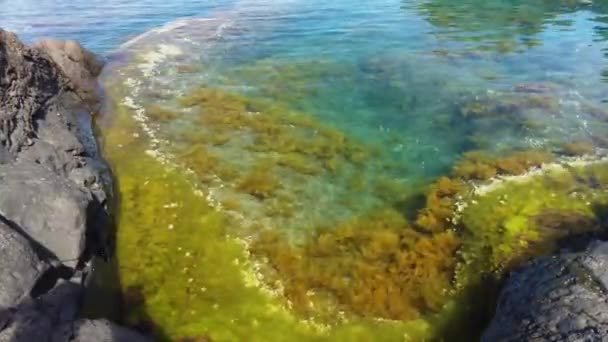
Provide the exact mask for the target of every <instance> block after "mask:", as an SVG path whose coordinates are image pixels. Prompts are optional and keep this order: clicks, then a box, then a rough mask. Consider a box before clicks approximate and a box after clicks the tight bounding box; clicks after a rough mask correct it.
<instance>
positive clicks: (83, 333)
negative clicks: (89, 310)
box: [52, 319, 148, 342]
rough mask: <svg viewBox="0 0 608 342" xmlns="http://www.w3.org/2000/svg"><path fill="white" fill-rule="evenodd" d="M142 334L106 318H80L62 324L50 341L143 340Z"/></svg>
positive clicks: (118, 341) (129, 341)
mask: <svg viewBox="0 0 608 342" xmlns="http://www.w3.org/2000/svg"><path fill="white" fill-rule="evenodd" d="M145 341H148V339H147V338H145V337H144V336H142V335H140V334H138V333H136V332H135V331H133V330H129V329H125V328H123V327H121V326H118V325H116V324H114V323H112V322H110V321H108V320H105V319H99V320H89V319H82V320H78V321H74V322H70V323H68V324H65V325H63V326H62V327H61V328H59V329H57V330H56V331H55V333H54V334H53V339H52V342H145Z"/></svg>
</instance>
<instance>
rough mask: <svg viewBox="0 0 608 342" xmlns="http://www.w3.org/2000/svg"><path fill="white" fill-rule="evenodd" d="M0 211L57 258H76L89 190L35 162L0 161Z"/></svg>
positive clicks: (82, 246)
mask: <svg viewBox="0 0 608 342" xmlns="http://www.w3.org/2000/svg"><path fill="white" fill-rule="evenodd" d="M0 188H1V189H2V196H0V214H1V215H3V216H4V217H7V218H9V219H10V220H11V221H13V222H15V223H16V224H17V225H18V226H19V227H21V228H22V229H23V230H24V231H25V232H26V233H27V234H28V235H29V236H30V237H31V238H32V239H34V240H35V241H37V242H38V243H40V244H41V245H43V246H46V248H48V249H49V250H50V251H51V252H53V253H54V254H55V255H56V256H57V257H58V258H59V259H60V260H64V261H68V260H69V261H74V260H78V259H79V258H80V257H81V255H82V253H83V251H84V249H85V240H86V233H87V210H88V207H89V206H90V205H92V202H93V198H92V196H91V194H89V193H87V192H86V191H83V190H82V189H81V188H79V187H78V186H77V185H76V184H75V183H74V182H72V181H70V180H68V179H65V178H62V177H59V176H58V175H57V174H55V173H53V172H51V171H49V170H48V169H45V168H44V167H42V166H40V165H38V164H35V163H17V164H14V165H0Z"/></svg>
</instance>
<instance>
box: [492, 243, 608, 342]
mask: <svg viewBox="0 0 608 342" xmlns="http://www.w3.org/2000/svg"><path fill="white" fill-rule="evenodd" d="M482 341H487V342H495V341H572V342H574V341H608V242H594V243H592V244H591V245H590V246H589V247H588V248H587V250H585V251H583V252H579V253H564V254H559V255H555V256H550V257H543V258H539V259H536V260H534V261H532V262H530V263H529V264H527V265H525V266H524V267H522V268H521V269H519V270H517V271H515V272H514V273H513V274H512V275H511V276H510V278H509V279H508V280H507V283H506V285H505V287H504V288H503V290H502V292H501V295H500V298H499V301H498V306H497V309H496V314H495V317H494V319H493V321H492V322H491V324H490V326H489V327H488V329H487V330H486V331H485V333H484V335H483V337H482Z"/></svg>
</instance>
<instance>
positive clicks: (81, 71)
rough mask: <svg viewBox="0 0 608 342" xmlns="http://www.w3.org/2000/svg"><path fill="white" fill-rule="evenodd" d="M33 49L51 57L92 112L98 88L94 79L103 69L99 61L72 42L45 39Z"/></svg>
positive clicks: (95, 104)
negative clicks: (90, 107)
mask: <svg viewBox="0 0 608 342" xmlns="http://www.w3.org/2000/svg"><path fill="white" fill-rule="evenodd" d="M35 47H37V48H38V49H39V50H41V51H44V52H45V53H47V54H48V55H49V56H50V57H51V59H52V60H53V61H54V62H55V63H56V64H57V65H58V66H59V68H60V69H61V71H62V72H63V74H64V75H66V76H67V77H68V79H69V80H70V81H71V83H72V84H73V85H74V87H75V88H76V89H77V92H78V94H79V95H80V96H81V98H82V99H83V100H84V101H85V102H86V103H87V104H88V105H90V106H92V108H93V109H94V110H95V109H97V108H98V106H99V101H98V99H99V87H98V86H97V82H96V78H97V76H99V74H100V73H101V70H102V68H103V64H104V63H103V61H102V60H101V59H99V58H98V57H97V56H95V55H94V54H92V53H90V52H89V51H87V50H86V49H84V48H83V47H82V46H81V45H80V43H78V42H76V41H73V40H69V41H59V40H53V39H46V40H43V41H40V42H39V43H37V44H36V45H35Z"/></svg>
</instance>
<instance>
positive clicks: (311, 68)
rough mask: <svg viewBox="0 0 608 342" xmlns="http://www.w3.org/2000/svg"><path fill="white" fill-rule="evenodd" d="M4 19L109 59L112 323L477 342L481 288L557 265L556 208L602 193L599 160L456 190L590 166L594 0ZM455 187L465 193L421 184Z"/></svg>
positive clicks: (597, 104) (602, 130)
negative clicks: (114, 257) (486, 191)
mask: <svg viewBox="0 0 608 342" xmlns="http://www.w3.org/2000/svg"><path fill="white" fill-rule="evenodd" d="M0 5H2V7H3V9H4V10H3V11H2V13H0V26H3V27H6V28H8V29H11V30H13V31H16V32H17V33H18V34H20V35H22V36H23V37H24V38H25V39H26V40H34V39H36V38H38V37H40V36H54V37H59V38H75V39H78V40H80V41H81V42H83V44H84V45H85V46H88V47H90V48H92V49H93V50H95V51H97V52H99V53H101V54H103V55H105V56H107V57H108V59H109V60H110V64H109V66H108V68H107V69H106V73H105V75H104V83H105V85H106V88H107V90H108V94H109V105H108V110H107V113H106V114H105V115H104V116H103V117H102V118H101V119H102V120H100V124H101V125H102V132H103V138H104V142H105V153H106V155H107V157H108V159H109V161H110V163H111V164H112V165H113V167H114V169H115V171H116V177H117V180H118V183H119V193H120V196H121V204H120V212H119V214H118V219H119V227H118V246H117V254H118V262H119V264H120V265H119V269H120V270H119V272H118V273H119V274H120V277H121V288H122V290H123V292H124V293H126V294H125V297H126V302H127V303H129V304H128V305H127V308H126V309H125V310H124V311H125V316H126V318H125V320H126V321H127V322H129V323H130V324H133V325H139V326H142V324H143V325H144V326H149V325H150V324H152V323H153V325H154V326H156V328H155V329H153V330H155V331H156V332H157V333H158V334H159V336H160V333H159V331H164V332H163V334H165V336H161V337H163V338H166V339H177V338H184V337H191V338H194V337H196V338H210V339H212V340H220V341H223V340H229V341H231V340H242V339H243V338H246V337H247V338H253V339H254V340H260V341H268V340H281V339H283V340H284V338H285V336H288V335H289V336H291V337H292V338H293V339H296V340H345V341H346V340H348V341H352V340H361V341H366V340H370V338H376V339H380V340H387V341H392V340H403V339H406V340H408V339H409V340H422V339H442V338H446V336H450V333H451V332H453V331H454V327H455V326H456V327H457V328H456V329H455V330H457V331H458V332H457V334H458V335H453V336H463V337H462V338H463V339H466V338H472V336H476V334H479V332H480V329H481V328H480V327H479V326H470V325H466V324H463V322H466V321H467V320H469V321H470V320H471V319H470V317H474V318H473V320H475V319H479V320H483V319H487V318H488V317H487V313H486V315H485V316H484V315H483V314H482V316H483V317H482V318H479V317H477V316H467V314H468V315H473V314H475V313H471V311H472V312H478V311H480V310H476V309H473V310H470V311H467V310H469V309H471V307H477V308H478V309H479V307H481V306H484V305H486V304H487V305H489V306H491V305H492V303H491V302H492V300H491V299H488V301H489V303H471V302H467V298H468V297H467V296H466V292H467V291H469V290H471V289H475V288H476V286H480V284H479V283H480V280H479V279H478V277H477V275H482V274H488V275H500V274H502V272H504V271H505V270H508V269H509V267H512V266H513V265H515V264H517V263H519V262H521V261H522V260H525V259H526V258H528V257H530V256H532V255H535V254H539V253H545V252H547V251H549V250H550V249H551V247H550V246H552V245H551V244H549V243H548V242H547V241H549V240H551V241H553V240H552V239H556V238H557V237H561V236H558V235H559V234H561V233H556V232H555V231H553V230H551V229H554V228H555V227H559V224H557V223H555V222H553V221H551V223H550V224H549V223H547V219H546V217H547V213H548V212H554V211H559V212H560V213H562V212H563V213H564V214H561V216H560V215H554V216H555V217H560V218H562V219H563V220H565V221H567V222H572V221H568V220H570V219H572V215H574V214H573V213H575V214H576V215H582V216H584V217H592V216H593V215H597V213H596V212H595V211H594V210H592V209H591V208H592V207H594V205H596V204H597V203H603V201H605V191H604V190H603V189H605V188H604V187H602V186H598V185H597V184H598V182H599V183H601V180H603V179H605V178H603V176H605V174H604V169H602V168H597V167H595V168H593V169H590V170H586V171H585V173H584V176H579V175H577V176H568V175H567V174H568V172H565V171H564V170H562V173H560V172H557V171H555V174H554V173H551V172H554V171H551V172H550V173H548V174H547V175H545V176H544V178H543V175H542V172H541V175H540V176H539V175H538V174H533V176H531V178H530V179H532V180H530V182H531V183H530V184H529V186H521V185H517V186H513V188H510V187H507V188H506V189H502V190H496V191H498V192H496V193H494V192H492V191H490V192H491V194H490V195H477V192H475V191H476V189H478V187H479V185H480V184H478V183H475V186H474V187H473V186H472V185H471V183H470V182H469V181H471V180H474V181H488V179H489V178H492V179H495V178H496V177H495V176H508V175H509V174H518V175H521V173H524V171H526V169H528V168H531V167H533V166H537V165H538V164H540V163H541V162H549V160H550V159H554V158H557V159H558V160H560V162H571V164H572V165H576V167H577V168H578V167H580V165H581V163H580V160H574V159H572V158H571V159H564V158H566V156H567V155H573V154H576V155H583V154H584V155H586V157H585V158H587V159H585V161H586V162H588V161H591V160H592V159H593V158H597V156H598V155H599V156H601V155H602V153H603V151H604V150H605V149H606V148H607V147H608V146H607V144H608V140H607V133H608V59H607V58H608V2H606V1H593V2H591V1H582V0H562V1H542V0H530V1H519V0H492V1H482V0H464V1H449V0H416V1H393V0H373V1H366V2H353V1H346V0H337V1H331V2H328V1H319V0H313V1H299V0H282V1H272V2H271V1H253V0H251V1H250V0H244V1H218V2H198V1H181V2H179V5H176V4H175V3H168V2H161V1H156V0H149V1H136V2H133V1H130V2H126V1H109V2H103V3H102V2H100V3H99V4H98V5H93V4H91V2H84V1H71V2H69V3H67V2H63V1H55V2H42V3H41V4H40V3H32V2H29V1H21V2H19V4H11V5H8V3H3V2H0ZM66 18H70V19H69V20H68V19H66ZM470 151H483V153H485V156H484V157H483V158H479V157H477V158H478V159H472V158H471V157H470V155H469V157H466V156H467V155H466V153H467V152H470ZM522 151H527V152H525V153H522ZM530 151H533V152H530ZM514 153H520V154H515V156H516V157H513V155H514ZM540 154H542V156H541V155H540ZM463 156H464V158H469V159H465V161H467V160H468V161H469V164H464V163H463ZM505 156H511V157H509V158H511V159H504V160H500V161H496V160H494V159H492V158H495V159H496V158H498V159H499V158H504V157H505ZM490 159H491V160H493V161H488V160H490ZM535 160H536V161H535ZM538 160H541V161H538ZM577 163H578V164H577ZM489 164H491V166H488V165H489ZM522 165H523V166H522ZM520 168H523V169H522V170H519V169H520ZM577 170H578V169H577ZM446 175H447V176H450V177H451V178H452V179H453V180H455V181H456V182H461V183H462V184H461V185H459V186H458V187H462V188H466V189H467V190H462V189H460V188H459V190H458V191H456V190H454V191H452V190H448V189H450V186H451V185H450V184H448V183H445V182H444V183H441V182H438V183H435V185H433V186H431V187H430V188H429V186H430V184H432V183H433V182H435V181H436V180H437V179H438V178H439V177H441V176H446ZM569 177H573V178H569ZM526 179H527V178H526ZM549 180H550V181H549ZM505 182H506V183H507V184H510V183H509V181H508V180H507V181H505ZM459 184H460V183H459ZM492 184H494V183H492ZM490 188H491V189H494V188H492V187H490ZM438 189H439V190H438ZM573 189H574V190H576V191H577V192H579V193H580V194H582V195H581V197H580V198H579V197H576V196H575V197H576V199H575V200H571V199H570V198H571V197H572V193H573V191H574V190H573ZM493 191H494V190H493ZM471 194H472V195H471ZM425 195H426V200H425ZM508 196H510V197H511V198H518V199H525V198H530V199H531V200H530V203H529V205H523V204H521V201H519V203H518V204H517V205H515V204H514V205H513V206H510V205H507V204H505V203H506V202H508V201H507V197H508ZM478 197H479V198H478ZM463 203H464V204H467V205H468V207H467V206H463V205H462V204H463ZM446 208H447V209H446ZM455 208H458V209H457V210H456V209H455ZM467 208H468V209H467ZM444 209H445V210H447V211H448V214H439V212H440V211H441V210H444ZM444 216H446V217H444ZM429 217H431V219H432V220H435V219H436V218H437V217H439V220H438V221H437V220H435V221H432V220H431V219H429ZM577 217H578V216H577ZM446 219H447V220H446ZM574 222H579V221H574ZM545 225H546V226H549V227H553V228H551V229H549V228H546V227H545ZM583 226H584V225H583ZM134 247H137V248H134ZM383 253H384V254H383ZM182 254H183V256H182ZM399 260H409V261H403V262H401V261H399ZM396 265H397V266H396ZM196 267H199V268H198V269H197V268H196ZM201 269H202V270H201ZM134 270H136V271H135V272H134ZM176 270H181V271H179V272H177V273H178V274H176ZM219 270H221V271H219ZM167 274H171V276H170V277H167ZM134 289H136V290H137V291H136V292H137V295H133V293H132V292H133V291H135V290H134ZM203 289H204V290H203ZM193 291H195V292H196V293H195V294H193ZM488 291H489V292H491V290H488ZM139 292H141V294H140V293H139ZM201 293H202V294H201ZM463 293H464V294H463ZM488 296H490V295H488ZM132 297H136V299H133V298H132ZM140 297H141V298H140ZM394 303H399V305H395V304H394ZM269 308H272V309H269ZM481 311H483V310H481ZM465 312H466V313H467V314H465ZM201 313H203V314H201ZM455 317H458V318H459V319H460V320H458V319H455ZM142 322H143V323H142ZM245 322H246V323H245ZM201 336H203V337H201ZM252 336H253V337H252Z"/></svg>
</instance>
